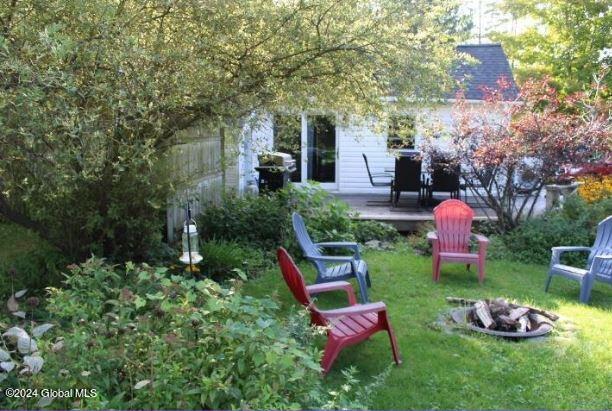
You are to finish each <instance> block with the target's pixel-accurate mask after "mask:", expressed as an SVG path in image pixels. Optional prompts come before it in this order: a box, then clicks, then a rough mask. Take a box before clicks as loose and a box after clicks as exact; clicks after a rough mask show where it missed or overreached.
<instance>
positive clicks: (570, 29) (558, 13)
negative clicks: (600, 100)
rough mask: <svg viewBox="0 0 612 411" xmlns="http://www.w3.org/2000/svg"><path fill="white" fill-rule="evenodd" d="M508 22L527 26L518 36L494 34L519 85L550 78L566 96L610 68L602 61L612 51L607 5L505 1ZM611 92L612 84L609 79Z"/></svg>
mask: <svg viewBox="0 0 612 411" xmlns="http://www.w3.org/2000/svg"><path fill="white" fill-rule="evenodd" d="M498 7H499V8H500V9H501V10H502V11H503V12H504V13H506V14H507V16H508V18H509V19H512V20H519V21H523V22H526V28H525V29H524V30H522V31H521V32H520V33H519V34H516V33H509V32H496V33H493V34H492V35H491V36H490V37H491V38H492V39H493V40H495V41H500V42H501V43H502V44H503V46H504V50H505V51H506V52H507V53H508V55H509V57H510V59H511V60H513V62H515V63H516V67H515V70H514V72H515V74H516V75H517V77H518V80H519V81H520V82H523V81H525V80H526V79H528V78H537V77H542V76H545V75H547V76H550V77H551V78H552V80H553V81H554V83H555V85H556V86H557V87H558V88H559V89H561V90H562V91H564V92H572V91H576V90H582V89H584V88H586V87H588V86H589V85H590V84H591V82H592V81H593V76H594V75H598V74H599V72H600V71H601V70H602V68H603V67H604V66H608V67H609V66H610V65H611V63H612V60H611V57H610V55H608V56H607V57H605V56H602V53H603V52H604V50H605V49H606V48H608V49H609V46H610V33H611V30H612V13H610V10H609V8H608V4H606V2H605V1H599V0H583V1H565V0H538V1H532V0H529V1H516V0H505V1H503V2H501V4H500V5H499V6H498ZM605 82H606V84H607V85H608V87H610V85H612V78H611V77H610V75H609V74H608V76H607V78H606V79H605Z"/></svg>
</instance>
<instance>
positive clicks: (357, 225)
mask: <svg viewBox="0 0 612 411" xmlns="http://www.w3.org/2000/svg"><path fill="white" fill-rule="evenodd" d="M352 228H353V233H354V235H355V240H357V241H358V242H360V243H365V242H367V241H370V240H379V241H395V240H397V239H398V237H399V233H398V232H397V230H396V229H395V227H393V226H392V225H391V224H387V223H381V222H380V221H374V220H355V221H354V222H353V227H352Z"/></svg>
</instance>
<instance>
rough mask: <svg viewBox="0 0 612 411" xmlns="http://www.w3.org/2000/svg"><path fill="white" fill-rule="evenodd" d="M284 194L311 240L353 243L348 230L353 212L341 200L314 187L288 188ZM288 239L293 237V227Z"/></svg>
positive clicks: (352, 237)
mask: <svg viewBox="0 0 612 411" xmlns="http://www.w3.org/2000/svg"><path fill="white" fill-rule="evenodd" d="M287 195H288V198H289V207H290V208H291V211H292V212H293V211H297V212H298V213H300V214H301V216H302V217H303V218H304V222H305V223H306V226H307V227H308V233H309V234H310V236H311V237H312V239H313V241H315V242H322V241H354V240H355V236H354V234H353V231H352V217H353V211H351V209H350V207H349V206H348V204H346V203H345V202H344V201H342V200H340V199H338V198H336V197H334V196H333V195H331V194H330V193H329V192H327V191H325V190H323V189H322V188H321V187H320V186H319V185H317V184H309V185H306V186H303V187H297V186H290V187H289V189H288V190H287ZM289 227H293V226H291V225H290V226H289ZM290 238H291V239H292V240H293V238H294V235H293V228H291V237H290Z"/></svg>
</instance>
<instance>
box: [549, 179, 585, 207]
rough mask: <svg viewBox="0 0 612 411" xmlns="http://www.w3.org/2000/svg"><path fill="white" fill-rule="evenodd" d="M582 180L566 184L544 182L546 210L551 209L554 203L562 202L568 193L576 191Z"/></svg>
mask: <svg viewBox="0 0 612 411" xmlns="http://www.w3.org/2000/svg"><path fill="white" fill-rule="evenodd" d="M581 185H582V182H580V181H577V182H572V183H568V184H546V185H545V186H544V188H546V210H552V208H553V207H554V206H555V205H560V204H563V202H564V201H565V198H567V196H568V195H570V194H573V193H575V192H576V190H577V189H578V187H580V186H581Z"/></svg>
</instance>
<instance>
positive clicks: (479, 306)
mask: <svg viewBox="0 0 612 411" xmlns="http://www.w3.org/2000/svg"><path fill="white" fill-rule="evenodd" d="M474 311H475V312H476V316H477V317H478V319H479V320H480V322H481V323H482V325H483V326H484V327H485V328H491V327H492V326H494V325H495V321H493V318H492V317H491V312H490V311H489V306H488V305H487V304H486V303H485V302H484V301H477V302H476V303H475V304H474Z"/></svg>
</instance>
